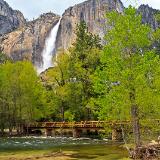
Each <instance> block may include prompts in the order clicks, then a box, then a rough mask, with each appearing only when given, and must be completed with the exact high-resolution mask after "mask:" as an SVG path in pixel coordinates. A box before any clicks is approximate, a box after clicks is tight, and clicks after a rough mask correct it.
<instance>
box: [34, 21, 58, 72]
mask: <svg viewBox="0 0 160 160" xmlns="http://www.w3.org/2000/svg"><path fill="white" fill-rule="evenodd" d="M60 21H61V19H60V20H59V22H58V23H57V24H56V25H55V26H54V27H53V28H52V30H51V32H50V34H49V36H48V38H47V39H46V41H45V46H44V49H43V51H42V58H43V63H42V66H41V67H39V68H38V69H37V72H38V73H39V74H40V73H42V72H44V71H45V70H46V69H48V68H50V67H53V63H52V58H53V51H54V49H55V43H56V37H57V33H58V28H59V25H60Z"/></svg>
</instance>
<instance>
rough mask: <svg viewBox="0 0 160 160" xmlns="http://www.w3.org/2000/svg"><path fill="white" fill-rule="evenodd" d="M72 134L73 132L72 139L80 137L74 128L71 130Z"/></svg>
mask: <svg viewBox="0 0 160 160" xmlns="http://www.w3.org/2000/svg"><path fill="white" fill-rule="evenodd" d="M72 132H73V138H78V137H80V135H79V132H78V130H77V129H76V128H73V130H72Z"/></svg>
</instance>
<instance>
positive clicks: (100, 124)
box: [27, 121, 130, 129]
mask: <svg viewBox="0 0 160 160" xmlns="http://www.w3.org/2000/svg"><path fill="white" fill-rule="evenodd" d="M129 123H130V121H81V122H37V123H33V124H29V125H28V126H27V127H28V128H33V129H34V128H37V129H38V128H55V129H56V128H104V127H105V126H107V125H110V126H114V125H116V126H118V125H127V124H129Z"/></svg>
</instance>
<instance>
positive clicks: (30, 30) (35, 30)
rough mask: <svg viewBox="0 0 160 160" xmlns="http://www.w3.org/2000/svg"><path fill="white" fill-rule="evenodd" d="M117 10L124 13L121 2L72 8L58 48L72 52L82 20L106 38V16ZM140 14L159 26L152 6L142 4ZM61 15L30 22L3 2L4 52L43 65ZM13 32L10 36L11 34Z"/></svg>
mask: <svg viewBox="0 0 160 160" xmlns="http://www.w3.org/2000/svg"><path fill="white" fill-rule="evenodd" d="M112 10H116V11H118V12H119V13H122V12H123V10H124V6H123V4H122V2H121V1H120V0H88V1H85V2H83V3H80V4H77V5H75V6H73V7H70V8H68V9H67V10H66V11H65V12H64V14H63V15H62V18H61V22H60V26H59V29H58V34H57V38H56V48H55V51H57V50H58V49H64V50H66V49H68V48H69V47H70V46H72V44H73V42H74V41H75V39H76V35H75V30H76V26H77V24H78V23H79V22H80V21H82V20H83V21H85V22H86V24H87V26H88V30H89V31H90V32H92V33H94V34H98V35H99V36H100V37H101V38H102V39H103V37H104V35H105V32H106V27H107V26H106V23H105V21H106V19H105V18H104V16H105V13H106V12H109V11H112ZM137 12H138V13H141V14H142V23H147V24H149V25H150V26H151V27H152V28H153V29H156V28H157V27H159V24H158V22H157V21H156V18H155V15H156V14H157V13H159V12H160V11H159V10H155V9H153V8H151V7H149V6H148V5H141V6H140V7H139V8H138V10H137ZM59 19H60V16H58V15H56V14H53V13H47V14H43V15H41V16H40V17H39V18H38V19H36V20H34V21H30V22H26V21H25V19H24V17H23V15H22V13H20V12H19V11H14V10H13V9H11V8H10V7H9V6H8V4H7V3H6V2H4V1H3V0H0V26H1V28H0V34H2V36H0V50H1V51H2V52H4V53H6V54H7V55H8V56H10V57H11V58H12V59H13V60H15V61H17V60H23V59H28V60H30V61H32V62H33V64H34V65H36V66H41V64H42V62H43V60H42V55H41V53H42V50H43V48H44V44H45V39H46V37H47V36H48V34H49V33H50V31H51V29H52V28H53V27H54V26H55V25H56V24H57V22H58V21H59ZM8 32H9V33H8Z"/></svg>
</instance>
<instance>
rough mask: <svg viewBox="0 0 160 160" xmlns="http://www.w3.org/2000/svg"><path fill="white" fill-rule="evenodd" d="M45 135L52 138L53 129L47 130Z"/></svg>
mask: <svg viewBox="0 0 160 160" xmlns="http://www.w3.org/2000/svg"><path fill="white" fill-rule="evenodd" d="M45 135H46V136H47V137H48V136H52V129H46V130H45Z"/></svg>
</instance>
